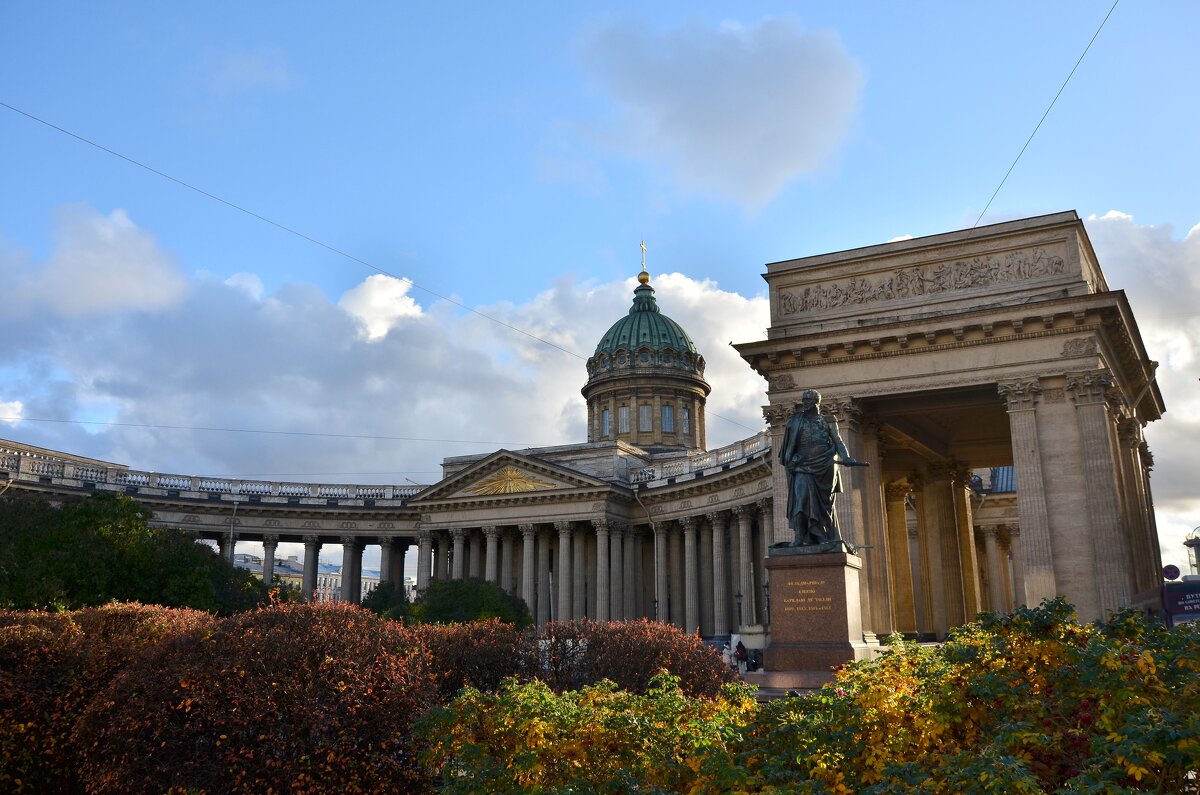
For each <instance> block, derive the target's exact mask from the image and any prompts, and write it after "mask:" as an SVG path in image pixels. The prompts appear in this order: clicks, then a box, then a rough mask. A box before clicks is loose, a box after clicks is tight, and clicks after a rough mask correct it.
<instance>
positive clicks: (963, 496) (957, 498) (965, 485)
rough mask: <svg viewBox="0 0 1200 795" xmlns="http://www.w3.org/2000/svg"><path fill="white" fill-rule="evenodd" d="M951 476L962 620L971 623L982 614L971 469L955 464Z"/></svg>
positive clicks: (961, 463)
mask: <svg viewBox="0 0 1200 795" xmlns="http://www.w3.org/2000/svg"><path fill="white" fill-rule="evenodd" d="M955 463H956V464H957V466H956V467H955V469H954V471H953V473H952V474H951V484H952V485H953V495H954V521H955V524H956V526H957V532H958V553H959V559H960V561H961V563H962V594H963V610H964V611H965V620H964V623H965V622H966V621H970V620H971V619H972V618H974V617H975V614H976V613H978V612H979V611H981V610H983V594H982V592H981V588H982V586H981V585H980V582H979V555H978V554H977V553H976V551H975V517H974V515H973V512H972V510H971V469H970V467H969V466H968V465H967V464H965V463H963V462H961V461H957V462H955Z"/></svg>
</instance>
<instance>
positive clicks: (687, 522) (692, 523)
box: [679, 516, 696, 531]
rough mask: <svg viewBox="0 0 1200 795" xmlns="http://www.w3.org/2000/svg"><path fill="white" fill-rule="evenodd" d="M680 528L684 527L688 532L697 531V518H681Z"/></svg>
mask: <svg viewBox="0 0 1200 795" xmlns="http://www.w3.org/2000/svg"><path fill="white" fill-rule="evenodd" d="M679 526H680V527H682V528H683V529H684V530H686V531H691V530H695V529H696V517H695V516H684V517H682V518H680V519H679Z"/></svg>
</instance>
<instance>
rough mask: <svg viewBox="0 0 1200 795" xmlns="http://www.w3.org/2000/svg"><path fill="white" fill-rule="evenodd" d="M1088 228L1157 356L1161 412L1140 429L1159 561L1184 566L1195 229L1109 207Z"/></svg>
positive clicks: (1195, 406) (1197, 463) (1191, 504)
mask: <svg viewBox="0 0 1200 795" xmlns="http://www.w3.org/2000/svg"><path fill="white" fill-rule="evenodd" d="M1087 229H1088V236H1089V237H1090V238H1091V240H1092V244H1093V245H1094V247H1095V249H1096V255H1097V257H1098V258H1099V260H1100V266H1101V268H1102V269H1103V270H1104V275H1105V278H1106V279H1107V280H1108V283H1109V285H1110V286H1111V287H1114V288H1118V289H1123V290H1125V292H1126V294H1127V295H1128V296H1129V303H1130V306H1131V307H1132V308H1133V311H1134V314H1135V316H1136V317H1137V321H1138V327H1139V329H1140V330H1141V334H1142V339H1143V341H1144V342H1145V345H1146V349H1147V352H1148V354H1149V356H1150V357H1151V358H1152V359H1155V360H1157V361H1158V362H1159V368H1158V372H1157V374H1156V378H1157V381H1158V385H1159V388H1160V389H1161V390H1162V394H1163V401H1164V402H1165V403H1166V406H1167V413H1166V415H1165V416H1164V417H1163V419H1161V420H1159V421H1158V422H1154V423H1151V424H1150V425H1148V426H1147V427H1146V430H1145V433H1146V439H1147V441H1148V442H1149V443H1150V447H1151V451H1152V452H1153V454H1154V462H1155V465H1154V473H1153V476H1152V478H1151V483H1152V486H1153V489H1154V502H1155V506H1156V511H1155V513H1156V515H1157V517H1158V522H1159V536H1160V538H1161V539H1162V555H1163V562H1164V563H1168V562H1174V563H1176V564H1178V565H1180V567H1181V568H1182V567H1183V563H1182V562H1181V559H1180V557H1181V556H1182V555H1183V547H1182V546H1181V545H1182V543H1183V536H1184V534H1185V533H1186V532H1187V531H1188V530H1189V529H1191V528H1192V527H1194V526H1196V525H1200V497H1198V496H1197V492H1196V483H1195V473H1196V472H1197V471H1200V388H1198V384H1197V381H1196V377H1197V375H1198V373H1197V362H1198V361H1200V313H1198V312H1197V309H1196V307H1198V306H1200V234H1195V233H1193V232H1189V234H1188V236H1187V237H1185V238H1183V239H1179V238H1177V237H1175V236H1174V230H1173V229H1172V228H1171V227H1170V226H1148V225H1141V224H1138V223H1136V222H1135V221H1134V219H1133V216H1131V215H1128V214H1127V213H1122V212H1118V211H1115V210H1110V211H1109V212H1107V213H1105V214H1104V215H1103V216H1099V217H1097V216H1094V215H1093V216H1090V217H1089V218H1088V219H1087ZM1189 517H1190V518H1189Z"/></svg>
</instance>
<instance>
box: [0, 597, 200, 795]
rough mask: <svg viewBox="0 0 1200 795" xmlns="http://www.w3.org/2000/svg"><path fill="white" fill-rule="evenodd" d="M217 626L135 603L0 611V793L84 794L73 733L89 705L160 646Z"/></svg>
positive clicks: (179, 611)
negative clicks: (119, 675)
mask: <svg viewBox="0 0 1200 795" xmlns="http://www.w3.org/2000/svg"><path fill="white" fill-rule="evenodd" d="M215 622H216V619H214V618H213V617H212V616H211V615H209V614H208V613H204V612H201V611H199V610H189V609H186V608H167V607H158V606H155V605H140V604H133V603H131V604H111V605H106V606H104V607H88V608H83V609H81V610H76V611H73V612H66V613H44V612H36V611H35V612H23V611H3V612H0V790H2V791H12V792H38V793H44V792H76V791H79V790H80V789H82V788H83V787H82V784H81V782H80V781H79V779H78V777H77V775H78V768H77V765H76V756H77V752H78V747H77V746H76V745H75V744H74V742H73V738H72V730H73V728H74V726H75V723H76V721H77V720H78V718H79V716H80V715H81V714H82V713H83V712H84V710H85V709H86V707H87V706H88V704H89V702H90V701H91V699H92V698H93V697H94V696H95V694H96V693H97V692H100V691H103V689H104V688H105V687H107V686H108V684H109V682H110V681H111V679H112V678H113V677H114V676H115V675H116V674H117V673H118V672H120V671H121V670H123V669H124V668H126V667H127V666H128V665H129V664H130V663H132V662H133V661H134V660H137V659H152V658H153V657H154V653H155V649H156V648H157V647H158V646H159V644H161V643H162V642H163V641H164V640H167V639H169V638H174V637H178V636H181V635H187V634H195V633H199V632H203V631H205V630H207V629H210V628H211V627H212V626H213V625H214V623H215Z"/></svg>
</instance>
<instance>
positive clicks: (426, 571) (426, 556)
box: [417, 526, 433, 591]
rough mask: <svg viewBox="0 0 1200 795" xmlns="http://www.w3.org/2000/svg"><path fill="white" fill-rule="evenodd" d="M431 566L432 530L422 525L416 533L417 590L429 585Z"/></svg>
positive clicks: (422, 589)
mask: <svg viewBox="0 0 1200 795" xmlns="http://www.w3.org/2000/svg"><path fill="white" fill-rule="evenodd" d="M432 566H433V532H432V531H430V529H429V528H428V527H425V526H422V527H421V529H420V531H419V532H418V534H417V590H418V591H424V590H425V589H426V588H428V587H429V580H430V573H431V572H430V569H431V568H432Z"/></svg>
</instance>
